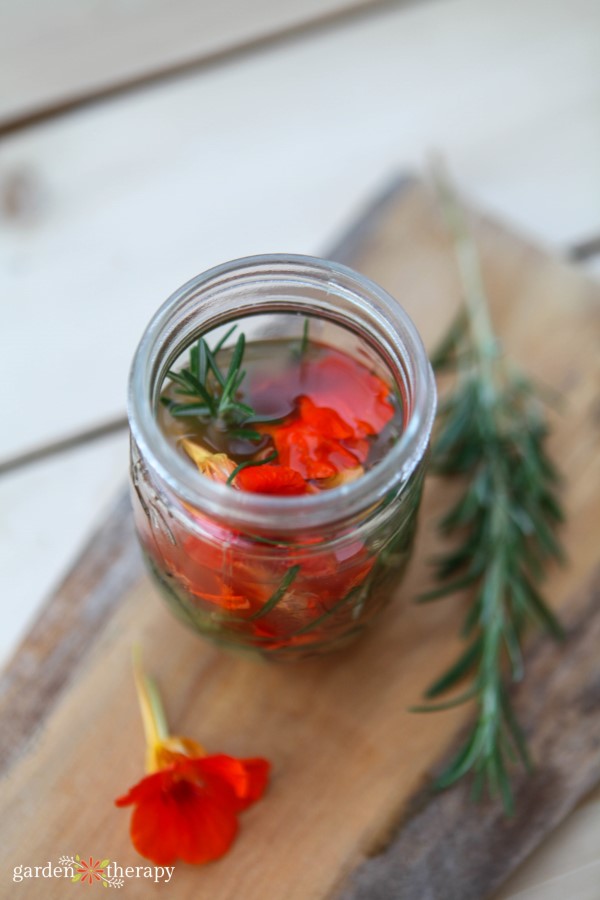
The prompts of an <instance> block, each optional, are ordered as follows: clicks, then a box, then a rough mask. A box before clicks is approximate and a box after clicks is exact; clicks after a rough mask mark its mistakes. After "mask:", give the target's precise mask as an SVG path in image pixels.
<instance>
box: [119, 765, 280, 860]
mask: <svg viewBox="0 0 600 900" xmlns="http://www.w3.org/2000/svg"><path fill="white" fill-rule="evenodd" d="M269 768H270V766H269V763H268V762H267V761H266V760H263V759H247V760H245V759H235V758H234V757H230V756H226V755H225V754H217V755H214V756H203V757H200V758H189V757H186V756H183V755H181V756H180V757H179V759H177V761H176V762H174V763H173V764H172V765H170V766H168V767H167V768H166V769H162V770H161V771H159V772H155V773H153V774H152V775H147V776H146V777H145V778H143V779H142V780H141V781H140V782H138V784H136V785H134V787H132V788H131V789H130V790H129V792H128V793H127V794H125V795H124V796H123V797H119V798H118V799H117V800H116V801H115V803H116V805H117V806H129V805H134V806H135V809H134V811H133V814H132V817H131V827H130V833H131V840H132V842H133V845H134V846H135V848H136V850H137V851H138V852H139V853H141V855H142V856H145V857H146V858H147V859H151V860H153V862H155V863H156V864H157V865H169V864H170V863H172V862H174V861H175V860H176V859H181V860H183V861H184V862H188V863H196V864H198V863H206V862H210V861H211V860H214V859H218V858H219V857H221V856H223V855H224V854H225V853H226V852H227V850H228V849H229V847H230V846H231V844H232V842H233V839H234V838H235V836H236V834H237V828H238V824H237V813H238V812H240V811H241V810H243V809H246V808H247V807H248V806H250V804H251V803H254V802H255V801H256V800H258V799H259V798H260V797H261V796H262V794H263V793H264V790H265V787H266V785H267V780H268V776H269Z"/></svg>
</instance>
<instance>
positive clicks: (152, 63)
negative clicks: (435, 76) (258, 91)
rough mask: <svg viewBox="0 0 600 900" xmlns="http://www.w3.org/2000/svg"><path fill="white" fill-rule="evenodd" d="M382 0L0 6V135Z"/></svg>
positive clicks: (23, 1) (23, 2) (61, 1)
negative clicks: (124, 89)
mask: <svg viewBox="0 0 600 900" xmlns="http://www.w3.org/2000/svg"><path fill="white" fill-rule="evenodd" d="M382 2H383V0H303V2H302V3H296V2H293V0H252V2H243V0H220V2H219V3H198V2H196V0H170V2H169V4H168V5H166V4H165V3H164V2H161V0H141V2H136V3H127V2H123V0H112V2H105V3H97V2H96V0H77V2H76V3H74V2H73V0H53V2H52V4H40V3H39V2H37V0H20V2H19V3H4V4H2V5H1V6H0V133H2V132H6V131H9V130H13V129H14V128H16V127H22V126H23V125H24V124H31V122H32V121H37V120H39V119H40V118H44V117H46V116H47V115H48V114H55V113H57V112H64V111H65V110H67V109H72V108H73V107H74V106H76V105H79V104H81V103H82V102H85V101H89V100H90V99H91V98H98V97H106V96H108V95H110V94H113V93H115V92H116V91H119V90H122V89H123V88H125V87H133V86H136V85H140V84H144V83H147V82H149V81H152V80H155V79H157V78H164V76H165V75H167V74H177V73H181V72H182V71H185V70H186V69H189V68H191V67H193V66H197V65H199V64H200V63H202V62H207V61H213V62H214V61H216V60H220V59H223V58H224V57H225V56H226V55H227V54H230V53H231V52H232V51H235V50H238V51H239V50H241V49H242V48H248V47H253V48H255V47H257V46H259V45H260V44H261V43H265V42H266V41H269V40H272V39H273V38H274V37H279V36H281V35H283V34H293V33H294V32H297V31H298V30H299V29H302V28H306V27H307V26H308V25H310V24H315V23H320V24H323V23H325V22H328V21H331V20H332V19H334V18H336V17H337V16H340V15H344V14H348V13H350V12H353V11H354V12H355V11H357V10H359V9H361V8H362V9H364V8H366V7H376V6H379V5H381V4H382Z"/></svg>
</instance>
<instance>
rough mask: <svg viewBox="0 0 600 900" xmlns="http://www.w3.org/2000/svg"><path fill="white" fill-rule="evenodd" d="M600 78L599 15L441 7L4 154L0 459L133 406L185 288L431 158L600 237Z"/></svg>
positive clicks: (545, 224)
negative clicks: (151, 353)
mask: <svg viewBox="0 0 600 900" xmlns="http://www.w3.org/2000/svg"><path fill="white" fill-rule="evenodd" d="M599 69H600V5H599V4H598V3H597V2H595V0H556V2H553V3H548V2H546V0H529V2H528V3H525V4H524V3H522V2H521V0H507V2H503V3H497V2H490V0H486V2H481V0H445V2H430V3H426V4H422V5H417V6H412V7H408V8H405V9H398V10H393V11H387V12H386V13H377V14H373V15H372V16H371V17H369V18H368V19H361V20H360V21H359V20H357V21H354V22H346V23H345V24H344V25H340V26H339V27H338V28H336V29H331V30H328V31H327V32H326V33H320V34H314V35H312V36H311V37H310V38H306V39H303V40H301V41H297V42H293V43H290V44H288V45H287V46H285V47H278V48H271V49H270V50H269V51H268V52H264V53H260V54H256V55H255V56H253V57H252V58H244V59H242V60H240V61H238V62H237V63H232V64H230V65H228V66H226V67H222V68H218V69H214V70H212V71H206V72H204V73H202V74H198V75H195V76H193V77H191V76H190V77H185V78H183V77H182V78H180V79H179V80H177V81H175V82H169V83H165V84H163V85H160V86H156V87H153V88H152V89H149V90H147V91H145V92H143V93H140V94H136V95H135V96H133V95H132V96H128V97H127V98H121V99H119V100H114V101H111V102H109V103H106V104H104V105H101V106H94V107H92V108H89V109H86V110H84V111H81V112H78V113H76V114H72V115H69V116H64V117H63V118H61V119H59V120H57V121H55V122H52V123H48V124H46V125H44V126H40V127H37V128H32V129H31V130H27V131H24V132H23V133H21V134H17V135H14V136H12V137H10V138H7V139H5V140H4V141H3V142H2V144H1V145H0V198H1V197H2V196H3V195H4V199H5V203H4V206H5V208H6V206H7V203H6V194H7V191H8V195H9V199H10V201H11V202H10V203H9V204H8V206H9V207H10V208H11V209H12V214H11V215H8V214H6V212H5V215H4V217H3V219H2V221H1V222H0V228H1V240H0V303H1V304H2V311H3V330H2V333H1V334H0V341H1V349H2V352H1V353H0V378H1V379H2V383H3V384H8V383H13V384H14V383H15V382H16V383H17V384H18V389H16V390H15V389H12V390H9V391H5V392H4V393H3V396H2V399H1V401H0V416H1V419H0V421H2V423H3V426H2V429H1V432H0V458H3V457H6V456H8V455H11V454H13V453H15V452H18V451H19V450H22V449H24V448H26V447H29V446H31V445H32V444H37V443H39V442H40V441H41V440H45V439H51V438H55V437H57V436H60V435H62V434H63V433H65V432H69V431H72V430H76V429H77V428H79V427H84V426H87V425H90V424H94V423H96V422H97V421H99V420H102V419H104V418H109V417H110V416H112V415H114V414H115V413H118V412H120V411H121V410H122V409H123V406H124V400H125V381H126V376H127V370H128V366H129V360H130V358H131V355H132V352H133V349H134V346H135V344H136V342H137V339H138V337H139V335H140V333H141V331H142V329H143V327H144V324H145V322H146V321H147V319H148V318H149V316H150V315H151V313H152V312H153V311H154V309H155V308H156V307H157V306H158V304H159V303H160V302H162V300H163V299H164V298H165V297H166V296H167V294H168V293H169V292H170V291H171V290H172V289H173V288H175V287H176V286H178V285H179V284H181V283H182V282H183V281H184V280H185V279H187V278H189V277H190V276H192V275H194V274H195V273H197V272H199V271H201V270H202V269H204V268H206V267H208V266H210V265H212V264H214V263H217V262H221V261H222V260H224V259H227V258H232V257H235V256H240V255H243V254H246V253H253V252H268V251H273V250H293V251H296V252H315V251H319V249H320V248H322V247H323V246H324V245H326V244H327V242H328V240H329V237H330V236H331V235H334V234H335V233H336V231H337V230H338V229H339V228H340V227H341V226H342V224H343V223H344V222H346V221H347V219H348V217H349V216H350V215H351V214H353V213H354V212H355V211H356V209H357V207H358V206H359V205H360V204H361V203H362V202H363V200H364V199H365V198H366V197H367V196H368V195H369V194H370V193H371V192H372V191H373V190H374V189H375V188H376V186H378V185H380V184H381V183H382V181H384V180H385V178H386V177H387V176H388V175H390V174H391V173H392V172H393V171H395V170H397V169H398V168H406V167H414V166H418V165H420V164H422V162H423V160H424V157H425V155H426V153H427V152H428V151H429V150H430V149H431V148H434V147H437V148H439V149H442V150H443V151H444V152H445V153H446V154H447V156H448V158H449V160H450V163H451V164H452V166H453V167H454V168H455V169H456V171H457V172H458V174H459V177H460V179H461V181H462V182H463V184H464V185H465V186H466V187H467V189H468V191H469V192H470V193H471V195H472V196H473V197H474V198H475V199H476V200H480V201H483V202H484V203H486V202H487V203H488V205H489V206H491V208H492V209H493V210H495V211H497V212H499V213H500V214H502V215H504V216H506V217H508V218H509V219H510V220H512V221H513V222H515V223H517V224H520V225H521V226H523V227H524V228H525V229H526V230H528V231H530V232H532V233H536V234H538V235H539V236H541V238H542V239H544V240H546V241H547V242H549V243H551V244H556V243H563V242H565V241H568V240H570V239H571V238H573V237H579V236H580V235H582V234H584V233H585V232H586V231H587V230H590V229H592V228H593V229H594V230H595V229H596V227H597V224H598V209H600V169H599V168H598V165H597V160H598V158H600V126H599V125H598V122H599V121H600V119H599V117H598V116H597V115H596V113H597V108H598V102H599V99H600V85H599V80H598V74H599ZM11 192H12V193H11ZM19 197H20V198H21V201H20V203H19ZM1 206H2V203H1V201H0V207H1ZM34 361H35V365H33V364H32V363H33V362H34ZM40 367H41V368H40ZM40 372H41V373H43V374H42V380H43V390H42V391H41V392H40ZM24 401H28V402H26V404H25V406H26V408H27V412H26V413H25V414H24V413H23V412H22V411H20V410H22V408H23V404H24ZM33 401H35V402H33Z"/></svg>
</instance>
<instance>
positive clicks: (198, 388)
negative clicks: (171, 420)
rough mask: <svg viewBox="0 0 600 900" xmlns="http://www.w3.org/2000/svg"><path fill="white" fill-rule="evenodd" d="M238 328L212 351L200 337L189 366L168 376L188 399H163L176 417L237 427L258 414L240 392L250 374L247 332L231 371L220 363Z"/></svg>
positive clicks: (251, 435)
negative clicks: (245, 366)
mask: <svg viewBox="0 0 600 900" xmlns="http://www.w3.org/2000/svg"><path fill="white" fill-rule="evenodd" d="M236 327H237V326H236V325H233V326H232V327H231V328H230V329H229V330H228V331H227V333H226V334H224V335H223V337H222V338H221V340H220V341H219V342H218V343H217V344H216V346H215V347H213V349H212V350H211V348H210V347H209V346H208V343H207V342H206V341H205V339H204V338H200V339H199V340H198V341H197V342H196V343H195V344H193V345H192V347H191V348H190V352H189V365H188V366H184V367H183V368H181V369H179V370H178V371H174V370H173V369H169V371H168V372H167V377H168V378H169V379H170V380H171V381H172V382H173V383H174V385H175V388H174V391H175V393H176V394H178V395H179V396H182V397H186V398H188V399H186V401H185V402H182V403H177V402H174V401H173V400H171V399H169V398H164V399H163V403H165V405H166V406H167V407H168V409H169V412H170V413H171V415H172V416H175V417H176V418H181V417H188V416H199V417H200V418H203V419H206V420H212V421H215V422H218V423H223V424H225V425H227V426H229V427H232V426H233V427H234V428H235V426H240V425H243V424H245V423H246V422H247V420H248V419H249V418H250V417H252V416H253V415H254V410H253V409H252V407H251V406H248V404H246V403H242V402H241V401H240V400H238V399H237V393H238V391H239V389H240V386H241V384H242V382H243V380H244V378H245V377H246V372H245V371H244V370H243V369H242V362H243V358H244V350H245V346H246V339H245V336H244V334H243V333H242V334H240V335H238V339H237V341H236V344H235V347H234V348H233V352H232V354H231V359H230V362H229V366H228V368H227V371H226V372H224V371H222V369H221V368H220V366H219V364H218V362H217V354H218V353H219V351H220V350H221V348H222V347H223V344H224V343H225V341H226V340H227V339H228V338H229V337H230V336H231V334H232V333H233V332H234V331H235V329H236ZM231 433H232V434H233V435H235V436H237V437H246V438H248V439H250V440H258V439H260V437H261V435H260V434H259V433H258V432H256V431H254V430H253V429H239V428H238V429H237V430H234V431H232V432H231Z"/></svg>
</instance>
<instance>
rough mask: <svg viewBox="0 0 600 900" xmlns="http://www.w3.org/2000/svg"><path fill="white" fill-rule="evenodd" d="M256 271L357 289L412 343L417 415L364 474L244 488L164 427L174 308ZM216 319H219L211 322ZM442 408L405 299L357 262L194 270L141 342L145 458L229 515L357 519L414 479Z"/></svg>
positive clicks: (347, 293)
mask: <svg viewBox="0 0 600 900" xmlns="http://www.w3.org/2000/svg"><path fill="white" fill-rule="evenodd" d="M256 276H263V277H265V278H268V279H269V280H270V281H272V280H273V279H275V280H276V281H279V282H281V283H282V284H283V283H287V282H290V281H293V282H294V284H296V285H297V284H302V283H305V284H306V285H308V284H309V283H310V285H311V287H312V288H313V289H314V288H315V287H320V288H322V289H324V290H325V292H326V294H327V296H328V297H330V296H332V295H333V296H335V295H336V294H337V295H338V297H339V298H341V297H342V296H343V297H344V298H345V299H346V300H347V299H348V298H354V301H355V302H356V304H357V305H358V304H360V307H361V309H363V310H364V309H366V310H367V312H368V313H369V314H370V315H371V316H372V317H375V318H377V321H378V323H379V325H380V327H383V328H384V329H385V332H386V335H389V336H390V337H391V338H393V343H394V345H395V347H396V349H397V350H398V352H399V353H400V355H401V354H402V353H404V354H405V355H406V357H408V359H409V360H410V363H411V368H412V371H413V377H412V384H411V390H412V401H413V402H412V408H411V411H410V415H409V419H408V422H407V423H406V425H405V428H404V430H403V431H402V434H401V435H400V437H399V439H398V441H397V442H396V444H395V445H394V446H393V447H391V448H390V449H389V450H388V451H387V453H386V454H385V455H384V457H383V458H382V459H381V460H379V461H378V462H377V463H376V465H374V466H373V468H372V469H370V470H369V471H367V472H365V474H364V475H362V476H361V478H358V479H356V480H355V481H352V482H349V483H347V484H344V485H341V486H339V487H336V488H332V489H331V490H328V491H322V492H320V493H317V494H305V495H299V496H291V497H281V496H270V495H266V494H257V493H250V492H245V491H235V490H232V488H231V487H230V486H228V485H225V484H221V483H219V482H216V481H212V480H211V479H210V478H207V477H206V476H204V475H202V474H201V473H200V472H198V471H197V470H195V469H194V468H193V467H192V466H190V465H189V464H188V463H187V462H186V460H185V459H183V457H182V456H181V455H180V454H179V453H178V452H177V451H176V449H175V448H174V447H173V446H172V445H171V444H170V443H169V441H168V440H167V438H166V436H165V435H164V434H163V432H162V431H161V429H160V427H159V424H158V422H157V419H156V416H155V412H154V409H153V402H152V396H151V390H150V388H151V385H152V381H153V378H154V375H155V372H156V369H157V364H158V360H159V359H160V356H161V349H162V348H163V345H164V342H165V340H167V339H168V338H169V336H170V335H171V334H172V333H173V327H172V323H173V318H174V316H177V314H180V313H184V312H185V310H186V309H187V308H188V307H189V305H190V304H191V302H192V301H195V300H200V299H201V297H202V295H203V294H206V293H207V292H209V291H210V290H211V289H213V290H214V289H219V290H221V291H223V290H227V289H228V287H231V285H232V284H237V285H238V286H239V284H242V285H243V283H244V280H247V281H248V282H251V281H252V279H254V278H256ZM255 304H256V298H255ZM254 311H255V312H256V309H255V310H254ZM295 311H298V310H297V308H296V309H295ZM243 314H244V311H242V312H241V313H239V312H238V315H237V316H236V315H235V314H232V315H226V316H221V317H220V319H219V320H218V322H216V323H215V324H222V323H225V322H227V321H230V322H231V321H233V320H234V319H235V318H240V317H241V315H243ZM313 315H319V316H320V317H322V318H327V315H325V314H324V313H314V312H313ZM339 321H340V322H343V321H344V320H343V319H339ZM347 321H348V324H351V323H350V322H349V320H347ZM212 327H215V325H214V324H211V325H209V328H212ZM207 330H208V329H207ZM375 347H377V341H375ZM435 409H436V388H435V380H434V377H433V372H432V369H431V365H430V363H429V360H428V358H427V354H426V351H425V348H424V346H423V343H422V341H421V338H420V336H419V334H418V332H417V329H416V327H415V325H414V324H413V322H412V320H411V318H410V317H409V315H408V313H407V312H406V311H405V310H404V309H403V307H402V306H401V305H400V303H399V302H398V301H397V300H395V299H394V298H393V297H392V296H391V295H390V294H388V293H387V291H384V290H383V288H381V287H380V286H379V285H378V284H376V283H375V282H374V281H372V280H371V279H370V278H368V277H367V276H365V275H362V274H360V273H358V272H355V271H354V270H352V269H350V268H349V267H348V266H345V265H343V264H341V263H337V262H333V261H330V260H324V259H319V258H318V257H312V256H303V255H299V254H284V253H276V254H264V255H257V256H247V257H242V258H240V259H235V260H231V261H229V262H226V263H223V264H221V265H218V266H214V267H213V268H211V269H208V270H207V271H205V272H203V273H201V274H200V275H197V276H195V277H194V278H192V279H190V280H189V281H188V282H186V283H185V284H184V285H182V286H181V287H180V288H179V289H178V290H176V291H175V292H174V293H173V294H171V296H170V297H169V298H168V299H167V300H166V301H165V302H164V303H163V304H162V306H161V307H160V308H159V309H158V310H157V312H156V313H155V314H154V316H153V317H152V319H151V320H150V322H149V324H148V326H147V328H146V330H145V331H144V333H143V335H142V338H141V340H140V342H139V344H138V347H137V350H136V352H135V355H134V358H133V363H132V366H131V372H130V378H129V392H128V413H129V424H130V431H131V436H132V439H133V440H134V442H135V444H136V445H137V447H138V449H139V452H140V453H141V455H142V458H143V460H144V462H145V464H146V465H147V466H149V467H150V469H152V470H153V471H154V472H155V473H156V474H157V475H158V476H159V478H160V479H161V480H162V481H163V482H164V483H165V484H166V485H167V486H168V487H169V488H170V489H171V490H172V491H173V492H174V493H175V495H176V496H177V497H178V498H179V499H180V500H182V501H184V502H186V503H188V504H190V505H191V506H192V507H194V508H197V509H198V510H199V511H201V512H203V513H206V514H208V515H212V516H215V517H217V518H220V519H226V521H227V523H228V524H231V525H235V526H238V527H250V528H256V529H258V530H271V531H275V532H282V533H287V532H289V531H297V530H298V529H302V528H312V527H316V526H319V525H321V526H322V525H325V524H327V525H329V524H331V523H332V522H335V521H339V519H340V518H344V519H350V518H352V517H353V516H354V515H356V514H358V513H359V512H361V511H364V510H365V509H368V508H371V507H376V506H377V505H378V503H379V502H380V501H381V500H382V499H383V498H384V497H385V496H386V495H387V494H388V492H389V491H390V490H393V489H395V488H398V487H399V486H401V485H402V484H404V483H406V481H408V479H409V477H410V475H411V474H412V473H413V471H414V470H415V469H416V468H417V466H418V464H419V462H420V461H421V459H422V458H423V456H424V454H425V452H426V449H427V445H428V442H429V437H430V434H431V428H432V425H433V419H434V415H435ZM224 510H225V511H226V512H224Z"/></svg>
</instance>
